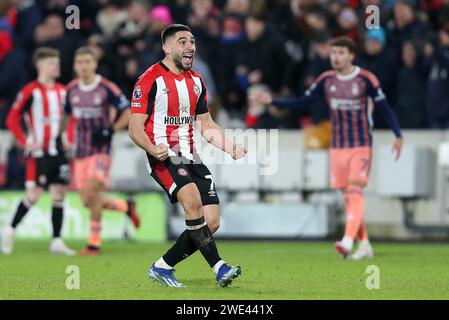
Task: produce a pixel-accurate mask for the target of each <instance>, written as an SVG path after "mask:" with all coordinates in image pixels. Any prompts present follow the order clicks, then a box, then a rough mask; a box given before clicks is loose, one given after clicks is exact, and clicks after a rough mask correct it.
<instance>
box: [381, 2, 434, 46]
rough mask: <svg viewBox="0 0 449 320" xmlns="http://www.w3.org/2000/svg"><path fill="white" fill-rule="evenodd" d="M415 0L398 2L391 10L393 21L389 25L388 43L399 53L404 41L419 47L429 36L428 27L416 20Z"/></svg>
mask: <svg viewBox="0 0 449 320" xmlns="http://www.w3.org/2000/svg"><path fill="white" fill-rule="evenodd" d="M415 8H416V1H415V0H398V1H396V3H395V5H394V8H393V17H394V20H393V21H391V22H390V23H389V27H390V34H389V37H388V39H389V41H390V42H391V43H392V44H393V46H394V48H395V50H396V52H398V53H399V52H401V51H400V50H401V48H402V44H403V43H404V41H407V40H411V41H413V42H414V43H416V44H417V45H418V47H419V49H420V48H421V46H422V45H423V42H424V41H425V39H426V38H427V37H428V36H429V33H430V29H429V26H428V25H427V24H426V23H425V22H423V21H421V20H420V19H419V18H418V15H417V12H416V9H415Z"/></svg>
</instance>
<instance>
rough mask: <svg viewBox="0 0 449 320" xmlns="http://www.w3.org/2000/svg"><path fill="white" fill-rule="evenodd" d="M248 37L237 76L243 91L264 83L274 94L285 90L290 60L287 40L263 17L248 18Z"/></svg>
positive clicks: (240, 57)
mask: <svg viewBox="0 0 449 320" xmlns="http://www.w3.org/2000/svg"><path fill="white" fill-rule="evenodd" d="M245 33H246V37H245V40H244V43H243V48H242V50H241V51H240V52H239V53H237V62H236V76H237V78H238V81H239V85H240V89H241V90H242V91H246V89H247V88H248V87H249V86H250V85H254V84H258V83H265V84H267V85H268V86H269V87H270V88H271V89H272V90H273V91H275V92H280V91H281V89H284V87H286V85H287V83H286V77H285V76H286V72H285V70H286V68H287V63H288V56H287V53H286V52H285V42H284V40H283V39H282V38H281V37H280V36H279V35H278V34H276V33H275V32H274V31H273V30H271V29H270V28H269V27H268V26H267V24H266V22H265V19H264V18H263V17H260V16H249V17H248V18H246V20H245Z"/></svg>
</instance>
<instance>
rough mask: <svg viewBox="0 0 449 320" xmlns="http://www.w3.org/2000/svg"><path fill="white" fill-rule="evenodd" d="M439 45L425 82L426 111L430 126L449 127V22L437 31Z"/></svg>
mask: <svg viewBox="0 0 449 320" xmlns="http://www.w3.org/2000/svg"><path fill="white" fill-rule="evenodd" d="M438 36H439V37H438V38H439V47H438V48H436V49H435V52H434V53H433V54H432V56H431V58H430V61H429V64H430V74H429V78H428V82H427V103H426V105H427V111H428V113H429V122H430V126H431V127H432V128H434V129H447V128H449V90H448V88H449V77H448V75H449V22H446V23H445V24H444V25H443V26H442V27H441V28H440V30H439V32H438Z"/></svg>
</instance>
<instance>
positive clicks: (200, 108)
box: [196, 79, 209, 114]
mask: <svg viewBox="0 0 449 320" xmlns="http://www.w3.org/2000/svg"><path fill="white" fill-rule="evenodd" d="M207 112H209V108H208V105H207V91H206V86H205V85H204V82H203V80H202V79H201V95H200V97H199V98H198V103H197V105H196V114H203V113H207Z"/></svg>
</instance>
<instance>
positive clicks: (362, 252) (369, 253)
mask: <svg viewBox="0 0 449 320" xmlns="http://www.w3.org/2000/svg"><path fill="white" fill-rule="evenodd" d="M372 258H374V251H373V247H371V244H370V243H369V241H361V242H360V243H359V247H358V248H357V250H356V251H355V252H354V254H352V255H350V256H349V259H351V260H365V259H372Z"/></svg>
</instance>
